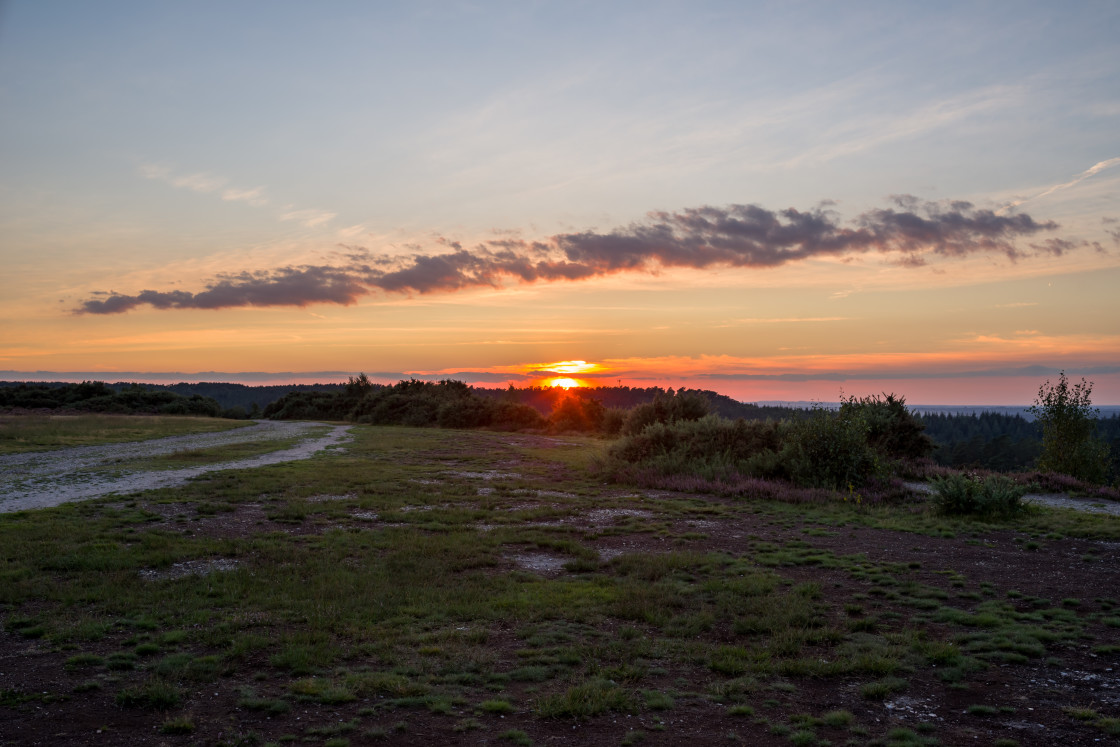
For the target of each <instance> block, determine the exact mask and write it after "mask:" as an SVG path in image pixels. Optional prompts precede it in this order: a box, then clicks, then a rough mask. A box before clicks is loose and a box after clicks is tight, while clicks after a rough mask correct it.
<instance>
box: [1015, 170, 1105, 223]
mask: <svg viewBox="0 0 1120 747" xmlns="http://www.w3.org/2000/svg"><path fill="white" fill-rule="evenodd" d="M1113 166H1120V156H1117V157H1116V158H1109V159H1108V160H1107V161H1099V162H1097V163H1095V164H1093V165H1092V166H1090V167H1089V168H1087V169H1085V170H1084V171H1082V172H1081V173H1080V174H1078V175H1077V176H1075V177H1073V178H1072V179H1070V180H1069V181H1068V182H1062V183H1061V184H1055V185H1053V186H1052V187H1049V188H1048V189H1046V190H1044V191H1042V192H1039V193H1038V194H1036V195H1034V196H1033V197H1024V198H1023V199H1021V200H1013V201H1012V202H1009V203H1008V204H1007V205H1004V207H1003V208H1002V209H1001V210H1000V213H1005V212H1007V211H1009V210H1011V209H1013V208H1017V207H1019V206H1020V205H1022V204H1023V203H1025V202H1030V201H1031V200H1038V199H1041V198H1043V197H1048V196H1049V195H1052V194H1054V193H1055V192H1058V191H1060V190H1063V189H1069V188H1070V187H1075V186H1077V185H1078V184H1080V183H1081V182H1083V181H1085V180H1086V179H1088V178H1089V177H1091V176H1093V175H1094V174H1099V173H1100V172H1102V171H1104V170H1105V169H1110V168H1112V167H1113Z"/></svg>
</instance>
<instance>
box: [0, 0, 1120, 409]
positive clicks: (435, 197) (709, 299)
mask: <svg viewBox="0 0 1120 747" xmlns="http://www.w3.org/2000/svg"><path fill="white" fill-rule="evenodd" d="M1118 38H1120V4H1117V3H1115V2H1112V1H1108V2H1070V3H1065V4H1062V5H1060V6H1059V4H1057V3H1053V2H1026V1H1016V2H995V1H993V2H979V3H978V2H961V3H956V2H939V3H916V2H894V1H891V2H847V3H834V2H774V3H767V2H703V1H696V0H693V1H691V2H687V3H685V2H657V1H655V0H646V1H643V2H621V1H620V2H608V3H604V2H601V1H596V2H580V1H579V0H564V1H563V2H560V1H557V2H547V1H541V2H521V1H519V2H485V1H475V2H454V1H451V0H448V1H447V2H424V1H423V0H418V1H414V2H388V1H386V2H378V3H368V2H322V3H307V2H283V1H274V2H252V1H249V0H246V1H244V2H237V3H229V2H206V1H205V0H199V1H196V2H191V3H150V2H123V1H118V0H103V1H102V2H98V3H89V2H84V1H83V2H69V1H66V0H36V1H34V2H32V1H30V0H6V1H5V2H0V262H2V263H3V268H4V270H3V272H2V273H0V378H3V379H8V380H24V379H34V378H50V379H63V378H70V379H77V380H81V379H86V378H96V379H101V380H108V381H116V380H152V381H166V380H175V381H180V380H208V381H215V380H229V381H243V382H245V383H266V382H267V383H276V382H285V381H292V382H295V381H315V380H320V381H325V380H345V379H346V377H348V376H349V375H354V374H357V373H359V372H365V373H367V374H369V375H370V376H371V377H372V378H375V379H376V380H380V381H385V382H390V383H391V382H393V381H396V380H397V379H400V378H409V377H416V378H432V379H439V378H456V379H460V380H464V381H467V382H469V383H475V384H478V385H485V386H505V385H506V384H509V383H513V384H516V385H519V386H522V385H538V384H540V385H547V384H549V383H551V382H552V381H553V380H554V379H555V378H571V379H575V380H577V381H578V382H579V383H581V384H585V385H596V384H600V385H606V384H609V385H616V384H625V385H631V386H672V387H682V386H683V387H690V388H699V389H711V390H715V391H718V392H721V393H724V394H728V395H730V396H732V397H735V398H737V399H741V400H744V401H774V400H777V401H788V400H818V401H835V400H837V399H839V398H840V397H841V396H864V395H867V394H877V393H880V392H893V393H896V394H900V395H902V396H904V397H906V400H907V402H909V403H912V404H978V405H984V404H990V405H1019V404H1030V403H1031V402H1032V401H1033V400H1034V398H1035V396H1036V395H1037V393H1038V389H1039V387H1040V386H1041V385H1042V384H1043V383H1044V382H1045V381H1046V380H1047V379H1054V380H1056V377H1057V375H1058V373H1059V371H1065V372H1066V373H1067V374H1068V375H1069V376H1070V378H1071V379H1074V380H1075V381H1076V380H1079V379H1080V378H1081V377H1084V378H1086V379H1088V380H1089V381H1092V382H1093V383H1094V390H1093V391H1094V396H1093V401H1094V402H1095V403H1097V404H1101V405H1106V404H1120V293H1118V291H1117V289H1120V46H1118V45H1117V43H1116V39H1118Z"/></svg>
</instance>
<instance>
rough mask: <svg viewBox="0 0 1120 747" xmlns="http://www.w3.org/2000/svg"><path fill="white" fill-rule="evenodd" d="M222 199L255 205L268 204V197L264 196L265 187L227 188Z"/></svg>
mask: <svg viewBox="0 0 1120 747" xmlns="http://www.w3.org/2000/svg"><path fill="white" fill-rule="evenodd" d="M222 199H223V200H227V201H230V202H247V203H249V204H250V205H252V206H253V207H263V206H265V205H267V204H268V198H266V197H265V196H264V187H254V188H253V189H227V190H226V191H225V192H222Z"/></svg>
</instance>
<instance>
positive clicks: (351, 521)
mask: <svg viewBox="0 0 1120 747" xmlns="http://www.w3.org/2000/svg"><path fill="white" fill-rule="evenodd" d="M418 391H421V392H423V393H425V394H432V392H431V391H428V390H424V389H423V388H421V389H420V390H418ZM448 391H450V390H448ZM365 394H368V392H366V393H365ZM363 398H364V395H363ZM390 400H391V397H388V395H387V399H386V400H385V402H381V405H384V407H383V408H379V406H378V402H375V401H372V400H371V401H370V402H369V403H367V407H368V413H369V414H368V417H369V418H370V419H372V418H374V417H388V415H383V416H382V415H377V416H375V415H373V413H377V412H382V413H391V412H394V411H397V410H394V407H395V406H394V405H392V404H391V401H390ZM497 401H498V402H501V401H502V400H501V399H500V398H497ZM507 401H508V400H507ZM572 401H573V402H575V404H570V405H563V407H566V408H567V415H566V417H568V418H569V426H570V427H568V428H567V429H564V428H562V427H559V426H556V425H555V421H553V423H551V424H550V423H548V422H544V423H543V424H542V423H539V422H538V423H536V427H534V429H533V432H528V431H525V430H521V431H515V430H499V429H497V428H498V427H500V425H499V424H495V423H494V422H493V421H492V422H491V423H490V428H489V429H486V428H476V429H472V430H463V429H456V428H432V427H410V426H404V425H376V424H373V423H372V422H369V421H367V422H360V418H357V417H355V418H351V420H352V421H359V422H356V423H353V424H352V425H351V426H350V430H349V434H350V436H351V440H350V441H348V442H345V443H342V444H340V445H338V446H337V447H335V448H331V449H327V450H324V451H321V452H319V453H317V454H316V455H314V456H313V457H311V458H309V459H306V460H303V461H294V462H285V463H282V464H274V465H271V466H263V467H259V468H254V469H229V470H219V471H212V472H208V473H206V474H202V475H200V476H198V477H196V478H195V479H193V480H190V481H189V482H187V483H186V484H183V485H179V486H175V487H167V488H162V489H157V490H147V491H143V492H136V493H129V494H121V495H114V496H109V497H104V498H99V499H93V500H88V501H81V502H72V503H67V504H64V505H61V506H58V507H56V508H50V509H43V510H36V511H22V512H16V513H8V514H3V515H0V556H2V557H3V565H2V566H0V573H2V582H0V618H2V620H3V633H0V734H2V735H3V739H4V740H7V741H8V742H12V743H16V744H23V743H35V742H43V743H52V744H88V743H91V742H95V741H99V740H100V741H106V742H113V743H124V742H128V743H130V744H184V745H186V744H228V745H234V744H265V743H276V744H281V743H289V742H296V743H301V744H304V743H306V744H323V745H336V746H338V745H344V744H367V743H378V742H385V743H393V744H456V743H461V744H468V743H469V744H477V743H490V744H549V743H570V744H638V743H641V744H680V743H682V742H693V743H698V744H709V743H711V744H736V743H742V744H762V745H770V744H772V745H789V744H794V745H824V744H832V745H841V744H881V745H924V744H929V745H932V744H945V745H954V744H964V743H968V744H1002V745H1013V744H1022V745H1029V744H1049V743H1060V744H1099V743H1101V742H1102V741H1107V740H1109V739H1114V738H1115V737H1116V736H1117V735H1118V734H1120V687H1117V686H1116V678H1115V671H1116V667H1117V663H1118V661H1120V657H1118V653H1120V598H1118V596H1117V591H1116V590H1117V589H1120V571H1118V570H1117V568H1118V564H1117V561H1118V560H1120V517H1117V516H1114V515H1110V514H1108V513H1089V512H1083V511H1074V510H1068V509H1052V508H1047V507H1042V506H1038V505H1032V504H1024V503H1023V501H1022V500H1021V498H1022V495H1023V493H1025V492H1027V491H1028V490H1030V491H1040V490H1046V491H1054V490H1059V489H1060V490H1062V491H1063V492H1065V493H1067V494H1072V495H1073V496H1074V498H1075V499H1077V500H1080V501H1081V502H1083V503H1084V504H1086V505H1085V507H1087V508H1093V507H1094V506H1093V504H1098V505H1099V506H1103V507H1105V508H1107V507H1109V506H1111V505H1113V502H1114V501H1115V499H1116V498H1117V494H1116V490H1115V489H1114V488H1110V487H1108V486H1107V485H1104V484H1101V483H1100V482H1099V481H1097V482H1094V481H1093V480H1091V479H1088V478H1086V477H1080V478H1077V477H1072V476H1068V475H1062V474H1061V473H1060V472H1056V471H1053V470H1051V471H1047V472H1043V471H1038V470H1035V471H1021V472H1016V473H1012V474H1008V475H1001V474H995V473H991V472H985V471H979V472H977V471H973V472H960V471H957V470H954V469H951V468H949V467H946V466H943V465H938V464H936V463H934V462H932V461H930V460H929V459H928V458H924V455H926V454H928V452H929V448H930V446H931V444H929V443H928V442H927V441H926V440H925V433H924V432H923V430H922V428H921V427H920V426H921V425H922V424H921V423H920V422H919V421H917V420H916V419H915V418H913V417H912V416H911V414H910V413H908V411H906V409H905V407H904V403H903V402H902V401H901V400H900V399H896V398H893V397H891V398H885V399H880V398H868V399H865V400H849V401H848V402H847V403H846V406H847V409H846V410H845V409H844V408H841V411H840V412H836V413H827V412H823V411H818V412H810V413H806V414H804V415H803V416H802V417H800V418H798V419H796V420H790V421H784V422H774V421H771V422H769V423H767V421H765V420H760V421H755V422H749V421H731V420H721V419H719V418H715V417H713V416H712V415H706V414H705V413H704V412H703V411H702V410H703V409H705V408H703V407H701V404H700V402H699V401H698V399H696V398H694V397H693V396H692V395H691V394H689V393H685V395H683V396H680V395H677V396H674V397H662V398H660V399H658V400H657V401H656V403H654V402H650V403H647V405H645V406H642V407H638V408H633V409H631V410H630V411H628V412H624V413H620V414H619V415H610V414H608V413H609V409H610V408H601V409H599V408H596V407H595V406H594V405H585V404H584V400H581V399H579V398H572ZM386 403H389V404H386ZM397 404H398V405H399V404H400V401H399V400H398V402H397ZM443 404H444V405H446V404H447V403H446V401H445V402H443ZM430 405H432V402H427V404H425V405H423V406H421V405H416V407H417V408H420V407H428V406H430ZM482 407H487V406H485V405H484V406H482ZM503 407H507V408H508V406H507V405H503ZM588 408H590V409H588ZM457 409H458V410H459V411H460V412H459V415H462V412H466V413H474V417H482V415H479V413H480V412H482V410H479V407H478V406H477V405H475V404H470V405H462V404H461V403H460V405H459V406H458V408H457ZM398 410H399V408H398ZM406 410H407V411H419V410H416V409H414V408H413V409H409V408H406ZM429 411H430V412H434V413H436V416H437V418H438V417H439V412H440V407H439V406H436V407H435V409H434V410H429ZM450 412H451V410H448V411H446V412H445V415H444V416H445V417H451V415H450V414H449V413H450ZM595 413H599V416H600V417H601V421H600V423H602V421H603V420H607V419H608V418H614V419H617V422H618V425H617V429H616V433H618V434H619V436H618V437H616V438H607V437H605V436H604V435H603V430H604V429H602V428H600V429H598V430H595V431H590V430H588V431H581V430H580V428H579V427H578V422H579V417H581V416H582V417H592V418H593V417H595ZM347 415H349V413H347ZM36 417H38V419H39V420H40V421H42V420H43V419H46V420H50V417H49V416H46V415H40V416H31V417H26V416H20V417H12V418H8V419H5V421H4V423H3V425H2V426H0V427H2V428H3V429H5V431H6V433H5V435H6V436H11V434H13V433H15V432H16V431H19V430H20V429H21V428H23V427H24V424H28V427H37V428H40V429H41V430H43V429H44V426H43V425H42V423H41V422H40V423H39V424H38V425H34V424H33V423H32V421H34V420H35V419H36ZM526 417H528V416H527V415H526ZM538 417H541V418H542V419H543V418H544V416H542V415H539V414H538ZM56 420H57V421H58V422H57V423H56V424H55V426H54V430H53V431H50V432H48V433H46V435H43V434H42V433H41V434H40V435H39V436H37V438H40V440H41V441H42V443H40V444H39V445H38V446H37V447H35V448H40V449H42V448H50V447H51V446H52V445H54V444H58V445H63V444H65V445H67V446H75V445H80V444H82V443H86V444H93V443H100V442H102V441H105V440H112V439H113V438H118V439H119V438H120V434H121V433H122V432H127V433H131V436H130V438H131V439H137V438H152V437H156V436H164V435H171V433H172V432H182V431H184V430H192V429H194V428H199V429H203V430H205V429H211V430H212V429H213V428H214V427H215V426H216V427H223V426H225V425H237V422H236V421H229V420H224V421H223V420H208V419H201V420H191V421H187V420H183V421H175V420H174V419H172V420H168V421H167V422H169V423H172V424H171V425H166V424H163V423H164V421H162V420H161V421H159V424H154V425H153V423H156V421H155V419H152V418H135V417H125V416H119V417H118V418H116V419H112V418H107V417H106V416H70V417H67V418H57V419H56ZM165 420H166V419H165ZM107 421H112V422H111V423H110V422H107ZM437 424H438V423H437ZM611 427H612V428H613V427H614V426H611ZM130 429H131V430H130ZM136 429H140V430H139V431H137V430H136ZM165 429H169V430H165ZM46 430H48V431H49V429H46ZM19 440H20V439H18V438H15V437H8V438H5V439H4V440H0V449H3V450H4V451H8V452H12V451H17V450H22V451H24V452H26V450H27V449H26V448H22V449H16V448H15V447H5V446H3V445H4V444H13V443H16V442H17V441H19ZM23 440H24V441H26V440H27V438H25V439H23ZM286 445H290V444H287V443H285V442H280V441H278V442H277V443H276V448H277V449H279V448H281V447H283V446H286ZM1090 445H1091V446H1092V447H1093V448H1096V447H1097V446H1100V445H1101V443H1100V441H1099V440H1097V441H1093V440H1092V437H1091V434H1090ZM266 449H267V447H265V446H259V445H258V446H255V447H253V451H254V453H257V452H261V451H264V450H266ZM1087 453H1088V452H1087ZM1092 453H1093V454H1098V452H1092ZM1099 455H1101V454H1098V456H1099ZM234 456H236V455H234ZM224 459H225V456H224V455H223V454H221V453H220V450H214V449H211V450H205V449H201V450H190V449H184V450H182V451H179V452H171V453H170V454H167V453H165V454H162V455H158V456H152V457H151V458H150V459H148V460H145V459H144V458H137V459H133V460H132V461H130V462H128V463H122V464H121V465H117V467H116V468H117V469H119V470H121V471H141V470H166V469H169V468H173V467H175V466H177V465H181V464H200V463H207V464H209V463H216V464H220V463H221V462H222V461H223V460H224ZM112 468H113V467H112V465H100V466H98V467H97V469H112ZM16 478H18V476H16V477H12V475H11V474H9V475H8V476H7V477H6V478H5V479H6V480H7V479H16Z"/></svg>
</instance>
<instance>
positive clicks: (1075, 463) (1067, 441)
mask: <svg viewBox="0 0 1120 747" xmlns="http://www.w3.org/2000/svg"><path fill="white" fill-rule="evenodd" d="M1092 394H1093V383H1092V382H1091V381H1085V379H1081V383H1080V384H1074V385H1073V386H1072V387H1071V386H1070V383H1069V380H1068V379H1066V372H1065V371H1062V372H1061V374H1060V375H1059V378H1058V383H1057V384H1051V383H1050V380H1049V379H1047V380H1046V383H1045V384H1043V385H1042V386H1040V387H1039V388H1038V398H1037V399H1036V400H1035V403H1034V405H1033V406H1031V408H1030V412H1031V414H1033V415H1034V416H1035V418H1036V419H1037V420H1038V423H1039V425H1041V426H1042V456H1040V457H1039V458H1038V468H1039V469H1040V470H1042V471H1043V472H1057V473H1060V474H1063V475H1070V476H1071V477H1076V478H1078V479H1080V480H1086V481H1088V482H1102V481H1103V480H1104V478H1105V473H1106V472H1107V469H1108V445H1107V444H1105V443H1103V442H1102V441H1099V440H1098V439H1096V438H1094V437H1093V430H1094V429H1095V428H1096V420H1097V417H1098V416H1099V415H1100V411H1099V410H1097V409H1095V408H1094V407H1093V403H1092V400H1091V396H1092Z"/></svg>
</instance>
